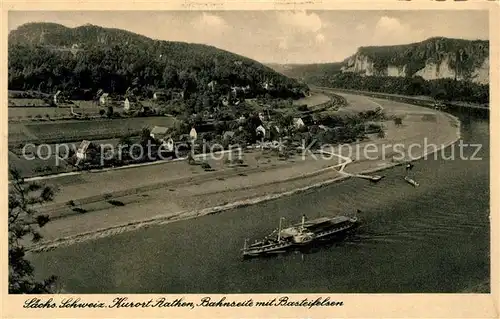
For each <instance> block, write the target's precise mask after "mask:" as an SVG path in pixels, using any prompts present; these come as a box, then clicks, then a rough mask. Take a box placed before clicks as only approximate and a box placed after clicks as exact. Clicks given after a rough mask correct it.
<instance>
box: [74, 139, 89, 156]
mask: <svg viewBox="0 0 500 319" xmlns="http://www.w3.org/2000/svg"><path fill="white" fill-rule="evenodd" d="M89 146H90V141H87V140H83V141H82V142H81V143H80V146H79V147H78V149H77V150H76V158H78V159H79V160H86V159H87V158H88V151H89Z"/></svg>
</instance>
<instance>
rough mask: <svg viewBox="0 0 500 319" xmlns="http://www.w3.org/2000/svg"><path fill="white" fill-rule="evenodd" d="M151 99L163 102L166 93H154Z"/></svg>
mask: <svg viewBox="0 0 500 319" xmlns="http://www.w3.org/2000/svg"><path fill="white" fill-rule="evenodd" d="M153 99H155V100H158V101H164V100H166V99H167V93H165V92H155V93H154V94H153Z"/></svg>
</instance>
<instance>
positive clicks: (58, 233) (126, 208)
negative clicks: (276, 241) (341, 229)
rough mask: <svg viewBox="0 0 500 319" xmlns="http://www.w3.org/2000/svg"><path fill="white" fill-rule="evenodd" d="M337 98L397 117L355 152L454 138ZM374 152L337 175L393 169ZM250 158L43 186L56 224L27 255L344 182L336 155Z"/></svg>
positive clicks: (455, 128) (432, 122)
mask: <svg viewBox="0 0 500 319" xmlns="http://www.w3.org/2000/svg"><path fill="white" fill-rule="evenodd" d="M344 96H345V97H346V99H347V100H348V102H349V103H350V104H351V105H353V109H354V110H355V111H359V110H361V109H363V108H378V107H383V108H384V110H385V111H386V112H387V113H397V114H400V115H403V116H404V121H403V125H402V126H401V127H396V126H395V125H394V124H393V123H392V122H386V123H384V124H385V125H386V127H387V132H386V137H385V138H384V139H377V140H373V141H368V142H366V143H360V144H359V147H358V148H359V149H363V147H364V146H366V145H367V144H368V143H370V144H372V145H378V146H382V145H389V144H392V145H395V144H402V145H404V146H405V147H407V146H409V145H411V144H415V143H417V144H423V143H424V139H427V142H428V143H433V144H436V145H438V146H439V147H444V146H447V145H450V144H451V143H453V142H455V141H456V140H457V139H458V138H459V123H458V120H457V119H455V118H452V117H450V116H449V115H448V114H444V113H441V112H438V111H434V110H429V109H426V108H422V107H418V106H410V105H407V104H402V103H397V102H393V101H385V100H378V99H368V98H366V97H360V96H352V95H344ZM354 110H353V111H354ZM382 149H383V148H382V147H378V150H379V152H380V153H373V152H372V153H370V155H371V156H373V157H377V156H378V157H377V160H370V159H368V158H366V157H363V156H359V157H358V158H356V160H355V161H354V162H353V163H350V164H348V165H347V166H346V168H345V170H346V171H347V172H349V173H361V172H366V171H376V170H380V169H384V168H388V167H391V166H394V165H396V164H398V162H396V161H394V160H393V156H394V155H395V153H394V152H393V151H391V149H390V148H389V149H386V150H385V151H383V150H382ZM432 150H434V149H432ZM333 151H334V152H337V153H340V154H341V155H343V156H347V157H354V155H355V154H349V150H347V149H340V150H339V149H336V150H333ZM426 151H429V150H425V149H422V150H420V151H419V150H415V151H414V152H412V154H413V157H414V158H413V159H416V158H417V157H419V156H423V155H424V153H426ZM382 152H384V154H382ZM257 155H258V154H255V153H250V154H245V155H244V156H245V162H246V164H247V165H248V166H247V167H238V168H229V167H225V166H224V165H225V164H223V163H224V161H220V162H212V163H211V165H212V167H214V168H215V171H214V172H204V171H203V170H202V169H201V168H200V167H199V166H190V165H188V164H187V163H185V162H178V163H166V164H161V165H152V166H147V167H141V168H135V169H124V170H119V171H111V172H103V173H91V174H87V175H81V176H78V177H73V176H72V177H66V178H61V180H58V179H56V180H54V181H51V182H52V183H53V184H54V185H56V186H59V187H60V192H59V193H58V197H57V198H56V201H55V203H53V204H51V205H52V206H48V207H46V208H45V209H46V210H47V212H48V213H49V214H51V215H52V217H53V218H57V217H59V218H57V219H54V220H52V221H51V222H50V223H49V224H47V225H46V226H45V227H44V229H43V235H44V240H43V242H41V243H39V244H37V245H36V246H33V247H32V248H33V250H35V251H40V250H46V249H50V248H54V247H57V246H59V245H68V244H72V243H74V242H78V241H83V240H89V239H94V238H100V237H104V236H111V235H113V234H117V233H121V232H124V231H130V230H134V229H138V228H140V227H147V226H148V225H152V224H161V223H169V222H173V221H176V220H181V219H187V218H193V217H197V216H201V215H206V214H210V213H215V212H220V211H223V210H227V209H230V208H234V207H238V206H241V205H249V204H253V203H257V202H261V201H264V200H270V199H274V198H278V197H281V196H286V195H291V194H294V193H296V192H299V191H306V190H310V189H313V188H314V187H320V186H324V185H328V184H331V183H334V182H336V181H340V180H342V179H345V178H348V177H347V176H345V175H343V174H340V173H339V172H337V171H336V170H334V169H332V168H329V167H332V166H336V165H338V164H339V163H341V162H342V160H341V159H339V157H336V156H333V157H332V158H331V159H320V160H316V159H314V158H313V157H312V156H306V157H305V158H302V156H300V155H296V156H295V157H294V158H293V159H292V160H289V161H279V160H278V159H276V158H274V159H273V158H270V157H268V158H265V156H262V155H261V156H260V158H258V156H257ZM407 159H408V158H407ZM269 160H270V161H269ZM367 182H368V181H367ZM382 183H383V182H382ZM104 194H108V195H106V198H107V199H105V198H100V197H99V196H101V197H102V196H105V195H104ZM110 196H111V197H110ZM89 198H90V199H91V200H89ZM92 198H94V200H92ZM110 198H112V199H113V200H115V201H118V202H119V203H121V204H120V205H116V203H115V205H113V204H110V203H109V202H108V201H107V200H109V199H110ZM103 199H104V200H103ZM69 200H74V201H75V202H78V201H80V203H78V207H80V208H82V209H85V210H86V211H87V212H85V213H80V214H77V215H75V214H67V212H70V211H71V208H70V207H68V206H66V204H65V203H66V202H67V201H69ZM65 212H66V213H65ZM65 216H66V217H65Z"/></svg>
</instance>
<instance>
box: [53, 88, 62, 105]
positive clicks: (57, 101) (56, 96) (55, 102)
mask: <svg viewBox="0 0 500 319" xmlns="http://www.w3.org/2000/svg"><path fill="white" fill-rule="evenodd" d="M59 94H61V91H57V92H56V94H54V105H59Z"/></svg>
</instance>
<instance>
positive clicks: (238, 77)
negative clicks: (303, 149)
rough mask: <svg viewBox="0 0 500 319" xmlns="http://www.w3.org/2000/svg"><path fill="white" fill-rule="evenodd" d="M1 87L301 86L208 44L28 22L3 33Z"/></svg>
mask: <svg viewBox="0 0 500 319" xmlns="http://www.w3.org/2000/svg"><path fill="white" fill-rule="evenodd" d="M8 47H9V89H10V90H28V89H33V90H39V91H42V92H55V91H56V90H65V91H66V92H67V91H70V92H72V91H75V90H79V89H82V88H85V89H90V90H92V91H97V90H98V89H102V90H104V91H106V92H110V93H116V94H123V93H125V92H126V90H127V89H129V88H137V89H138V90H139V93H140V94H143V95H144V94H147V93H148V92H149V93H150V92H152V91H154V90H155V89H157V88H179V89H182V90H185V91H187V92H188V93H189V92H197V91H203V90H207V84H208V83H210V82H211V81H217V83H219V84H220V85H226V86H231V85H240V86H246V85H249V86H250V87H252V89H253V90H254V91H255V90H260V89H261V87H262V86H264V84H265V83H272V84H273V87H274V91H275V93H276V94H278V95H279V94H281V95H294V94H298V92H300V91H301V90H303V89H304V86H301V85H300V84H299V83H298V82H297V81H296V80H293V79H289V78H287V77H286V76H283V75H281V74H278V73H277V72H275V71H274V70H272V69H271V68H269V67H266V66H264V65H262V64H260V63H258V62H256V61H254V60H251V59H249V58H246V57H243V56H240V55H237V54H233V53H230V52H227V51H224V50H221V49H217V48H215V47H212V46H207V45H201V44H190V43H183V42H170V41H159V40H153V39H150V38H148V37H145V36H142V35H138V34H135V33H132V32H128V31H124V30H119V29H110V28H103V27H99V26H93V25H85V26H80V27H76V28H67V27H65V26H62V25H59V24H55V23H28V24H25V25H22V26H20V27H19V28H17V29H16V30H13V31H11V32H10V34H9V46H8Z"/></svg>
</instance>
